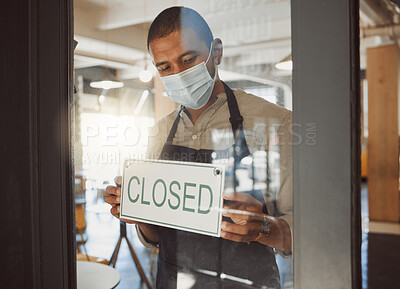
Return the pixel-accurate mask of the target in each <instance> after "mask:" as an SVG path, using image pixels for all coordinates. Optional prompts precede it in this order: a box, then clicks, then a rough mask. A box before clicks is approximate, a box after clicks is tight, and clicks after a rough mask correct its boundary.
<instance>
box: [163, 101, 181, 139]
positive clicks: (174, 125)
mask: <svg viewBox="0 0 400 289" xmlns="http://www.w3.org/2000/svg"><path fill="white" fill-rule="evenodd" d="M183 108H184V106H183V105H181V107H180V108H179V111H178V115H177V116H176V118H175V121H174V123H173V124H172V127H171V130H170V131H169V134H168V138H167V141H166V142H165V144H169V145H172V141H173V140H174V137H175V133H176V130H177V128H178V124H179V120H180V119H181V112H182V110H183Z"/></svg>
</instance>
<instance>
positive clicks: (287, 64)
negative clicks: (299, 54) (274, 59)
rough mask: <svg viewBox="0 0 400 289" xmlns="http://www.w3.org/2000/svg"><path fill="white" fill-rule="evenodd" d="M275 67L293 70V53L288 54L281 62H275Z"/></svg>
mask: <svg viewBox="0 0 400 289" xmlns="http://www.w3.org/2000/svg"><path fill="white" fill-rule="evenodd" d="M275 68H276V69H279V70H289V71H291V70H293V61H292V54H289V56H286V57H285V58H284V59H282V60H281V61H280V62H278V63H277V64H275Z"/></svg>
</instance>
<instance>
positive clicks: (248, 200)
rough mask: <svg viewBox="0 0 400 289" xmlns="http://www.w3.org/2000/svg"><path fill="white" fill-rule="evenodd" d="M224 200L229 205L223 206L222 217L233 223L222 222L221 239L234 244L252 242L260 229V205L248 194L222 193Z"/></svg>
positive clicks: (261, 217) (261, 216) (261, 212)
mask: <svg viewBox="0 0 400 289" xmlns="http://www.w3.org/2000/svg"><path fill="white" fill-rule="evenodd" d="M224 199H225V200H227V201H229V203H227V204H224V212H223V214H222V215H223V216H225V217H229V218H231V219H232V221H233V222H234V223H233V224H232V223H229V222H225V221H223V222H222V225H221V237H222V238H224V239H227V240H231V241H235V242H247V243H250V242H252V241H254V240H255V239H256V238H257V237H258V235H259V232H260V231H261V227H262V221H263V216H264V213H263V210H262V209H263V205H262V203H261V202H260V201H258V200H257V199H255V198H254V197H252V196H251V195H249V194H246V193H238V192H234V193H232V194H227V193H224Z"/></svg>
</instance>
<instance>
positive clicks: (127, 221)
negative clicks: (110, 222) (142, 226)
mask: <svg viewBox="0 0 400 289" xmlns="http://www.w3.org/2000/svg"><path fill="white" fill-rule="evenodd" d="M120 220H121V221H122V222H125V223H127V224H139V222H136V221H133V220H128V219H123V218H120Z"/></svg>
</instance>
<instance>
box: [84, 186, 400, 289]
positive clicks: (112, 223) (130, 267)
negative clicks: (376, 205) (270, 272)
mask: <svg viewBox="0 0 400 289" xmlns="http://www.w3.org/2000/svg"><path fill="white" fill-rule="evenodd" d="M361 197H362V214H361V215H362V219H363V234H362V248H361V250H362V258H361V259H362V260H361V261H362V281H363V286H362V287H363V289H386V288H388V289H389V288H390V289H391V288H393V289H398V288H400V278H399V273H400V261H399V260H400V225H394V226H393V225H389V226H388V225H387V224H385V223H383V224H381V223H368V192H367V184H366V183H362V188H361ZM87 200H88V203H87V212H86V219H87V224H88V226H87V235H88V242H87V250H88V254H89V255H92V256H97V257H103V258H106V259H110V256H111V254H112V252H113V250H114V247H115V245H116V243H117V240H118V237H119V221H118V220H116V219H115V218H113V217H112V216H111V215H110V214H109V206H108V205H107V204H105V203H104V202H103V200H101V199H99V200H96V193H95V192H90V191H89V192H87ZM128 238H129V240H130V242H131V243H132V246H133V247H134V250H135V252H136V254H137V255H138V257H139V259H140V261H141V262H142V266H143V267H144V270H145V271H146V272H149V271H150V270H149V269H150V263H151V260H152V259H153V260H154V256H152V254H151V250H150V249H147V248H145V247H143V246H142V244H141V243H140V242H139V240H138V238H137V236H136V231H135V230H134V228H133V226H130V225H128ZM155 261H156V260H155ZM277 263H278V266H279V270H280V273H281V281H282V288H283V289H289V288H293V267H292V266H293V264H292V259H284V258H282V257H280V256H279V255H277ZM116 269H117V270H118V271H119V273H120V275H121V282H120V283H119V285H118V286H117V287H116V288H117V289H135V288H142V287H141V284H140V277H139V275H138V273H137V270H136V267H135V265H134V262H133V259H132V257H131V256H130V252H129V250H128V246H127V244H126V242H125V241H123V242H122V245H121V249H120V253H119V256H118V260H117V263H116ZM153 275H155V272H154V274H153ZM148 277H149V278H152V277H153V279H154V276H148ZM143 288H145V286H143Z"/></svg>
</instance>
